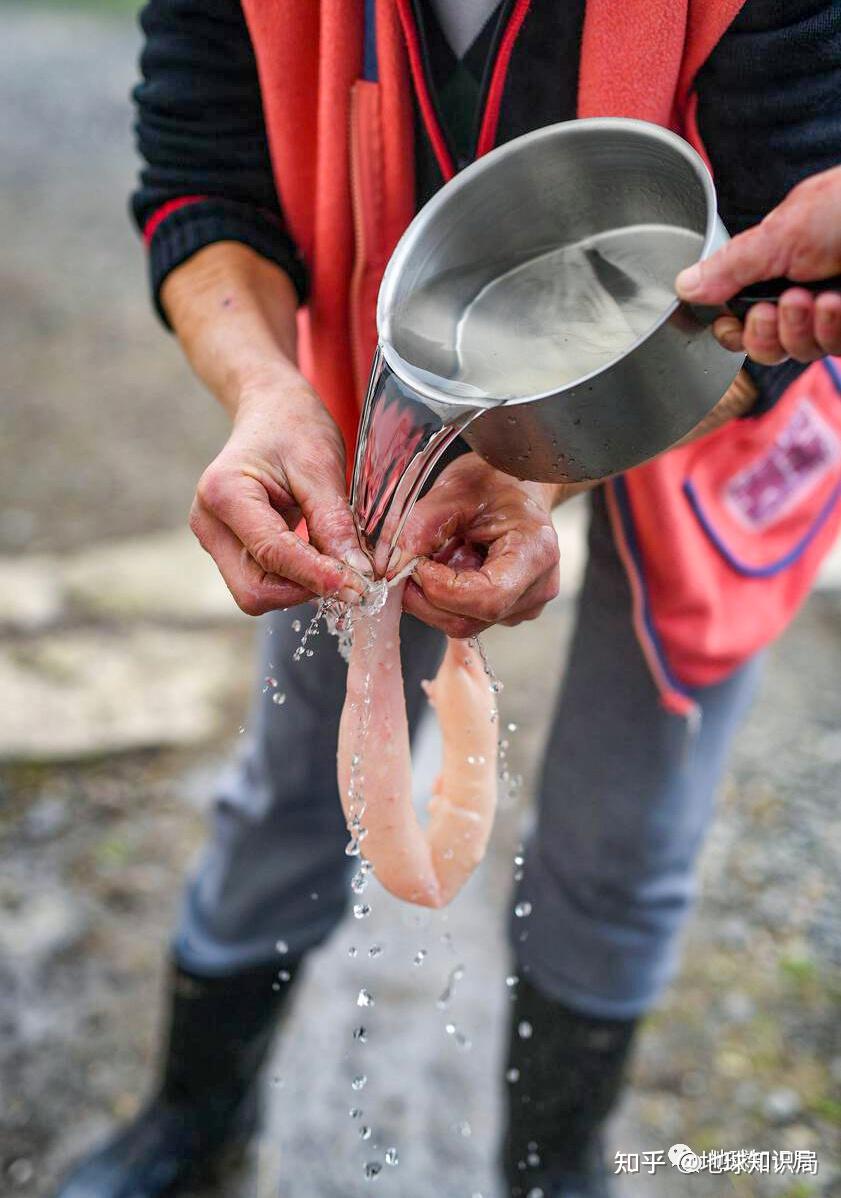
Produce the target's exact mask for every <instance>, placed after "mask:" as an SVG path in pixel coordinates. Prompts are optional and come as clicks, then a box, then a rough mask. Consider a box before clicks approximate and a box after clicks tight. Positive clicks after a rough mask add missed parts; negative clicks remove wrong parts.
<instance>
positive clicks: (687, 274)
mask: <svg viewBox="0 0 841 1198" xmlns="http://www.w3.org/2000/svg"><path fill="white" fill-rule="evenodd" d="M675 285H676V286H677V289H678V292H679V293H680V294H681V295H689V296H691V295H694V294H695V292H696V291H700V289H701V267H700V265H699V264H698V263H697V262H696V263H695V265H694V266H687V268H686V270H682V271H681V272H680V274H679V275H678V277H677V279H676V280H675Z"/></svg>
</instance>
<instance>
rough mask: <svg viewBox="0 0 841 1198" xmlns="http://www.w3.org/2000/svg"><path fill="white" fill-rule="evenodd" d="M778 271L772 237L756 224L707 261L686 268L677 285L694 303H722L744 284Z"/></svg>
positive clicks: (685, 296)
mask: <svg viewBox="0 0 841 1198" xmlns="http://www.w3.org/2000/svg"><path fill="white" fill-rule="evenodd" d="M778 273H779V271H778V270H777V268H776V263H775V255H774V252H773V247H772V244H771V241H770V238H769V237H768V234H767V232H766V231H765V229H764V228H763V226H762V225H756V226H754V228H752V229H748V230H747V231H746V232H745V233H740V234H739V235H738V237H734V238H733V240H732V241H729V242H728V243H727V245H725V246H722V248H721V249H720V250H718V251H717V252H716V253H715V254H713V255H712V256H711V257H710V258H707V259H706V260H705V261H704V262H696V263H695V264H694V265H693V266H689V267H687V268H686V270H682V271H681V272H680V274H679V275H678V277H677V279H676V281H675V287H676V290H677V293H678V295H679V296H680V298H681V299H683V300H688V301H690V302H691V303H693V304H722V303H724V302H725V300H728V299H730V298H731V296H734V295H735V294H736V293H737V292H738V291H741V289H742V288H743V287H748V286H749V285H750V284H751V283H758V282H759V281H760V280H761V279H771V278H774V277H775V276H776V275H777V274H778Z"/></svg>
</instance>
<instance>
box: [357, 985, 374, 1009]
mask: <svg viewBox="0 0 841 1198" xmlns="http://www.w3.org/2000/svg"><path fill="white" fill-rule="evenodd" d="M356 1005H357V1006H358V1007H373V1005H374V996H373V994H371V993H370V991H368V990H366V989H365V987H364V986H363V987H362V989H361V990H360V991H359V994H358V995H357V997H356Z"/></svg>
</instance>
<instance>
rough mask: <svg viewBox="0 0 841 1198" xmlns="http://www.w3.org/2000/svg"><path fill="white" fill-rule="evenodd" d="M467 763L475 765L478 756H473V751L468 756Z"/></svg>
mask: <svg viewBox="0 0 841 1198" xmlns="http://www.w3.org/2000/svg"><path fill="white" fill-rule="evenodd" d="M467 764H468V765H475V764H476V758H475V757H474V756H473V754H472V753H471V754H470V756H469V757H468V758H467Z"/></svg>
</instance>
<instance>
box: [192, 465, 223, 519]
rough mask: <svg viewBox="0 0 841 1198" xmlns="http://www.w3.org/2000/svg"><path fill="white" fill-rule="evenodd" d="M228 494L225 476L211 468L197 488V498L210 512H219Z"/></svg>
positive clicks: (202, 477)
mask: <svg viewBox="0 0 841 1198" xmlns="http://www.w3.org/2000/svg"><path fill="white" fill-rule="evenodd" d="M227 493H228V480H227V478H226V477H225V475H224V474H223V473H222V472H221V471H219V470H216V469H214V468H213V467H212V466H209V467H208V468H207V470H205V472H204V474H203V475H202V476H201V478H200V479H199V482H198V486H197V487H196V498H197V499H198V501H199V503H200V504H202V506H203V507H206V508H209V509H210V511H218V510H219V508H220V507H221V506H222V504H223V503H224V500H225V497H226V495H227Z"/></svg>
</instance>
